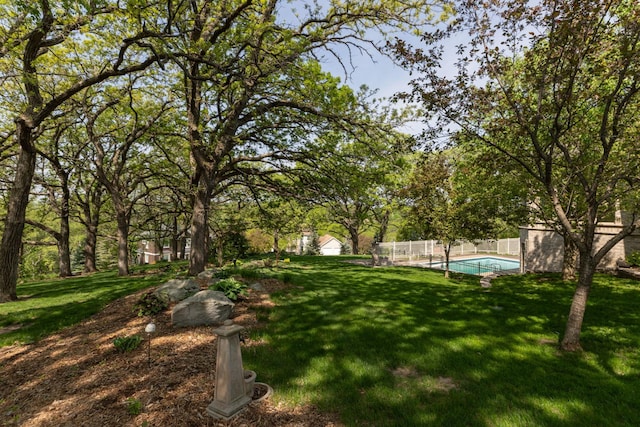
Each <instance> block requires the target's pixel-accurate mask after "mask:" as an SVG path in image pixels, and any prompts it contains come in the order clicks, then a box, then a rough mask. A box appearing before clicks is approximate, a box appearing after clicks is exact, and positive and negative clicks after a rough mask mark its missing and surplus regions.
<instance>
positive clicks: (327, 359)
mask: <svg viewBox="0 0 640 427" xmlns="http://www.w3.org/2000/svg"><path fill="white" fill-rule="evenodd" d="M286 273H287V277H288V279H289V280H290V281H291V282H292V283H293V284H294V285H296V287H294V288H293V290H291V291H290V292H287V293H284V294H281V295H279V296H277V301H278V306H277V307H276V308H274V309H273V310H271V312H270V313H269V320H270V322H269V323H268V325H267V327H266V328H265V329H263V330H260V331H256V332H254V333H253V334H254V335H255V336H256V338H258V337H259V338H261V339H262V340H263V341H264V342H265V343H266V345H264V346H252V347H249V348H247V349H245V350H244V351H243V358H244V361H245V365H248V366H250V369H253V370H255V371H256V372H258V376H259V378H260V381H264V382H267V383H269V384H270V385H272V386H273V387H274V389H275V390H276V394H275V396H274V397H275V398H276V399H278V400H280V401H282V402H284V403H287V404H290V405H298V404H306V403H312V404H315V405H318V407H320V408H321V409H322V410H324V411H329V412H336V413H339V414H340V416H341V417H342V419H343V421H344V422H345V423H346V424H347V425H368V426H397V425H434V426H440V425H465V426H540V425H545V426H547V425H550V426H567V425H586V426H604V425H612V426H613V425H616V426H618V425H629V426H631V425H640V414H639V413H638V411H637V410H636V409H635V407H636V402H637V398H638V396H639V393H640V381H638V379H639V376H640V352H639V350H638V343H639V340H640V322H639V320H640V319H639V315H638V314H637V313H638V312H637V310H635V309H634V306H635V307H637V304H638V302H639V301H640V298H639V297H638V286H639V285H638V284H637V283H636V282H633V281H628V280H623V279H617V278H612V277H609V276H598V277H597V279H596V283H595V285H594V289H593V293H592V295H591V298H590V306H589V308H588V309H587V315H586V318H585V325H584V333H583V337H582V343H583V346H584V347H585V352H583V353H580V354H562V353H560V352H558V350H557V342H558V340H559V337H560V333H561V332H562V331H563V329H564V323H565V319H566V314H567V313H568V309H569V304H570V300H571V297H572V294H573V287H572V286H571V285H567V284H564V283H562V281H560V280H559V279H558V278H557V277H556V276H524V277H523V276H518V277H505V278H501V279H499V280H496V281H494V285H493V287H492V288H491V289H488V290H486V289H483V288H481V287H480V286H479V283H478V278H477V277H470V276H455V277H454V278H453V279H452V280H449V281H446V280H444V278H443V277H442V273H439V272H434V271H427V270H422V269H411V268H384V269H371V268H369V267H364V266H357V265H350V264H346V263H343V262H338V260H337V259H331V258H325V257H323V258H322V259H317V258H313V259H308V258H296V259H292V263H291V265H290V266H288V268H287V269H286Z"/></svg>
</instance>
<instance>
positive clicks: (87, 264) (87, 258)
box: [82, 224, 98, 273]
mask: <svg viewBox="0 0 640 427" xmlns="http://www.w3.org/2000/svg"><path fill="white" fill-rule="evenodd" d="M97 236H98V227H97V225H96V226H95V227H94V226H93V224H92V226H90V227H87V232H86V238H85V241H84V249H83V251H82V252H83V253H84V272H85V273H94V272H96V271H98V267H97V265H96V247H97V243H98V237H97Z"/></svg>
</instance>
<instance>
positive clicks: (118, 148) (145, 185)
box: [83, 78, 170, 276]
mask: <svg viewBox="0 0 640 427" xmlns="http://www.w3.org/2000/svg"><path fill="white" fill-rule="evenodd" d="M148 83H149V81H148V80H146V79H138V78H131V79H129V81H128V82H126V83H125V84H124V85H123V87H122V88H120V89H118V90H116V92H115V93H109V92H110V91H103V92H99V93H97V94H96V95H95V98H96V99H97V100H98V101H97V105H95V106H94V105H92V104H93V102H88V101H86V100H85V102H84V103H83V105H84V108H85V111H84V115H85V120H84V124H85V128H86V134H87V139H88V140H89V141H90V142H91V144H93V148H94V150H95V159H94V162H95V163H94V164H95V173H96V177H97V179H98V180H99V181H100V183H101V184H102V185H103V187H104V188H105V189H106V191H107V192H108V193H109V195H110V196H111V201H112V204H113V208H114V210H115V217H116V224H117V229H116V236H117V241H118V274H119V275H120V276H125V275H128V274H129V233H130V225H131V215H132V214H133V210H134V207H135V205H136V203H137V202H138V201H139V200H141V199H143V198H144V197H145V196H147V195H148V194H149V193H150V192H152V191H154V190H155V189H157V188H160V187H164V184H162V183H159V182H158V181H157V180H154V179H152V178H153V177H154V176H156V175H157V174H158V171H159V169H160V167H157V166H156V165H157V163H159V162H162V163H164V162H163V159H162V158H161V157H159V156H158V155H157V154H158V153H157V152H156V151H154V150H152V144H151V142H150V140H152V139H153V137H154V135H155V133H156V132H157V131H158V129H157V128H158V123H159V122H160V121H161V119H162V118H163V116H164V115H165V113H166V112H167V111H168V109H169V108H170V98H165V99H164V100H162V99H161V100H160V102H159V103H157V102H155V100H152V97H151V96H150V95H149V94H148V93H146V89H145V88H146V87H147V86H149V85H148ZM103 97H104V98H105V99H104V100H102V98H103ZM90 99H93V97H90Z"/></svg>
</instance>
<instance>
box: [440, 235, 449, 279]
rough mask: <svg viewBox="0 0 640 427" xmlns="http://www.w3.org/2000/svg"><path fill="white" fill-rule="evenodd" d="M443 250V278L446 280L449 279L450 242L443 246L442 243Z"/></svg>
mask: <svg viewBox="0 0 640 427" xmlns="http://www.w3.org/2000/svg"><path fill="white" fill-rule="evenodd" d="M442 246H443V248H444V278H445V279H448V278H449V255H450V254H451V242H449V243H447V244H444V242H443V245H442Z"/></svg>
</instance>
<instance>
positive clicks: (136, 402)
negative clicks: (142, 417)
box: [127, 397, 142, 415]
mask: <svg viewBox="0 0 640 427" xmlns="http://www.w3.org/2000/svg"><path fill="white" fill-rule="evenodd" d="M127 412H128V413H129V415H139V414H140V413H141V412H142V402H141V401H140V399H135V398H133V397H130V398H128V399H127Z"/></svg>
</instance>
